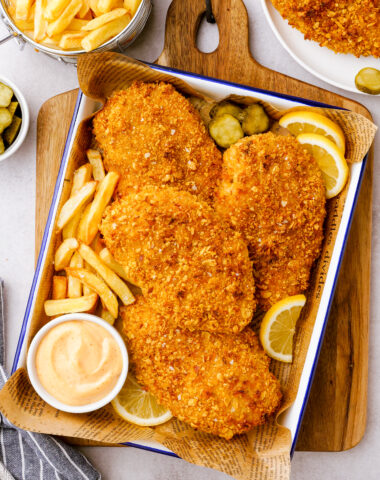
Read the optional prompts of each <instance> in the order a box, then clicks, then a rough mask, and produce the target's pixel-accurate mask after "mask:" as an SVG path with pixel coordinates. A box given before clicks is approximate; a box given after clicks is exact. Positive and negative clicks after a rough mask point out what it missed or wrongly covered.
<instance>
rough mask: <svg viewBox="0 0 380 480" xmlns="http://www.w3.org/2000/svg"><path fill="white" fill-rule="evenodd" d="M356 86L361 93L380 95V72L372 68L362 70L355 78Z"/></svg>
mask: <svg viewBox="0 0 380 480" xmlns="http://www.w3.org/2000/svg"><path fill="white" fill-rule="evenodd" d="M355 85H356V88H357V89H358V90H360V91H361V92H364V93H369V94H370V95H379V93H380V70H377V69H376V68H371V67H367V68H362V69H361V70H360V72H359V73H358V74H357V75H356V77H355Z"/></svg>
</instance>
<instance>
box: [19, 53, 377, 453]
mask: <svg viewBox="0 0 380 480" xmlns="http://www.w3.org/2000/svg"><path fill="white" fill-rule="evenodd" d="M144 63H145V64H146V65H149V66H150V67H151V68H153V69H155V70H158V71H162V72H165V73H169V74H170V73H174V74H180V75H183V76H185V77H190V78H197V79H200V80H205V81H207V82H211V83H216V84H220V85H227V86H232V87H236V88H241V89H244V90H246V91H249V92H257V93H263V94H265V95H269V96H271V97H276V98H281V99H284V100H290V101H293V102H299V103H302V104H303V105H308V106H311V107H322V108H334V109H338V110H344V109H343V108H341V107H336V106H333V105H329V104H326V103H322V102H317V101H313V100H308V99H305V98H302V97H296V96H293V95H286V94H283V93H278V92H271V91H270V90H264V89H260V88H254V87H249V86H246V85H241V84H238V83H234V82H229V81H226V80H219V79H217V78H213V77H206V76H204V75H199V74H196V73H191V72H186V71H183V70H178V69H176V68H170V67H162V66H161V65H156V64H152V63H148V62H144ZM82 97H83V92H82V91H81V90H79V93H78V98H77V101H76V104H75V108H74V113H73V117H72V120H71V123H70V128H69V132H68V134H67V139H66V143H65V148H64V151H63V155H62V160H61V165H60V168H59V172H58V176H57V180H56V184H55V188H54V193H53V198H52V202H51V206H50V209H49V215H48V218H47V221H46V226H45V230H44V235H43V237H42V242H41V248H40V252H39V255H38V260H37V266H36V270H35V273H34V277H33V282H32V286H31V290H30V294H29V297H28V302H27V305H26V310H25V315H24V319H23V322H22V326H21V331H20V336H19V339H18V343H17V348H16V352H15V357H14V360H13V365H12V371H11V374H13V373H14V372H15V371H16V369H17V365H18V362H19V359H20V354H21V350H22V347H23V343H24V340H25V334H26V331H27V326H28V322H29V317H30V314H31V307H32V304H33V299H34V293H35V289H36V285H37V281H38V276H39V273H40V269H41V267H42V262H43V257H44V252H45V249H46V244H47V239H48V237H49V230H50V226H51V222H52V220H53V215H54V209H55V208H54V207H55V203H56V201H57V197H58V195H59V193H60V190H61V183H62V181H63V177H64V173H65V170H66V163H67V160H68V156H69V145H70V143H71V139H72V135H73V130H74V125H75V122H76V119H77V117H78V113H79V107H80V105H81V101H82ZM367 159H368V154H367V155H366V156H365V157H364V159H363V161H362V164H361V170H360V174H359V180H358V185H357V188H356V192H355V195H354V200H353V204H352V208H351V212H350V218H349V220H348V224H347V228H346V231H345V235H344V239H343V244H342V249H341V252H340V256H339V260H338V262H337V269H336V272H335V276H334V280H333V287H332V289H331V292H330V296H329V301H328V306H327V309H326V314H325V318H324V320H323V326H322V330H321V335H320V337H319V342H318V347H317V351H316V355H315V357H314V361H313V366H312V369H311V373H310V376H309V381H308V384H307V389H306V393H305V396H304V399H303V403H302V407H301V410H300V415H299V417H298V421H297V426H296V430H295V433H294V437H293V439H292V446H291V451H290V455H291V457H292V456H293V454H294V451H295V448H296V444H297V438H298V434H299V430H300V426H301V423H302V419H303V416H304V414H305V410H306V405H307V402H308V399H309V395H310V389H311V386H312V383H313V379H314V374H315V370H316V367H317V364H318V359H319V355H320V351H321V347H322V343H323V338H324V334H325V330H326V325H327V320H328V317H329V313H330V309H331V305H332V301H333V298H334V292H335V288H336V284H337V280H338V276H339V271H340V267H341V263H342V259H343V255H344V250H345V247H346V244H347V238H348V235H349V232H350V227H351V223H352V219H353V215H354V212H355V207H356V203H357V200H358V196H359V192H360V187H361V184H362V180H363V174H364V171H365V167H366V164H367ZM123 445H127V446H130V447H135V448H139V449H142V450H148V451H150V452H154V453H160V454H162V455H168V456H171V457H176V458H179V457H178V455H176V454H175V453H173V452H170V451H166V450H161V449H159V448H154V447H150V446H146V445H141V444H138V443H133V442H125V443H123Z"/></svg>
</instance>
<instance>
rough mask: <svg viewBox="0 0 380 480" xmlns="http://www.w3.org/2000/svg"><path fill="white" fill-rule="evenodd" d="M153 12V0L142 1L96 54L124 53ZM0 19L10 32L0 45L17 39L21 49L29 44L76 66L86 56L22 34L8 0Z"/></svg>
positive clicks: (0, 5)
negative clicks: (79, 59) (9, 9)
mask: <svg viewBox="0 0 380 480" xmlns="http://www.w3.org/2000/svg"><path fill="white" fill-rule="evenodd" d="M151 10H152V2H151V0H142V1H141V3H140V5H139V8H138V9H137V12H136V13H135V15H134V17H133V18H132V20H131V21H130V22H129V24H128V25H127V26H126V27H125V28H124V30H122V31H121V32H120V33H119V34H118V35H117V36H116V37H113V38H111V39H110V40H108V42H105V43H104V44H103V45H101V46H100V47H98V48H96V49H95V50H93V51H94V52H105V51H109V50H117V51H119V52H123V51H124V50H125V49H126V48H127V47H128V46H129V45H131V43H133V42H134V40H135V39H136V38H137V37H138V35H139V34H140V33H141V32H142V30H143V28H144V26H145V24H146V22H147V20H148V17H149V15H150V12H151ZM0 19H1V20H2V21H3V23H4V25H5V26H6V28H7V29H8V31H9V35H8V36H6V37H5V38H3V39H0V45H1V44H2V43H5V42H7V41H8V40H11V39H15V40H16V41H17V42H18V44H19V45H20V47H21V48H23V47H24V45H25V44H26V43H29V44H30V45H32V46H33V48H34V49H35V50H37V51H39V52H43V53H45V54H46V55H49V56H50V57H53V58H56V59H57V60H59V61H60V62H65V63H72V64H76V63H77V59H78V57H79V56H80V55H85V54H86V53H87V52H86V51H85V50H61V49H59V48H52V47H49V46H47V45H43V44H41V43H37V42H35V41H34V40H33V39H32V38H31V37H29V36H28V35H26V34H25V33H24V32H22V31H21V30H20V29H19V28H18V27H17V26H16V25H15V23H14V21H13V19H12V17H11V16H10V14H9V13H8V9H7V0H0Z"/></svg>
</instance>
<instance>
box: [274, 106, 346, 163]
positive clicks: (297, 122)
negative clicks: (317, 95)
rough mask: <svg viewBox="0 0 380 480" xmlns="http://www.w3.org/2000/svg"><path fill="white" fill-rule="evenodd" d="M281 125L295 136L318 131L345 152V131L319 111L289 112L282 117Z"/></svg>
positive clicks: (317, 132)
mask: <svg viewBox="0 0 380 480" xmlns="http://www.w3.org/2000/svg"><path fill="white" fill-rule="evenodd" d="M279 123H280V125H281V127H283V128H286V129H287V130H289V132H290V133H291V134H293V135H294V136H295V137H297V136H298V135H300V134H301V133H316V134H318V135H323V136H324V137H327V138H328V139H329V140H331V141H332V142H334V143H335V144H336V146H337V147H338V148H339V149H340V150H341V152H342V154H343V155H344V153H345V139H344V133H343V131H342V129H341V128H340V126H339V125H337V124H336V123H334V122H333V121H332V120H330V119H329V118H327V117H325V116H323V115H320V114H319V113H315V112H310V111H299V112H298V111H295V112H289V113H287V114H286V115H284V116H283V117H282V118H281V119H280V122H279Z"/></svg>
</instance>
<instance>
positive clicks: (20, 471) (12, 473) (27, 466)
mask: <svg viewBox="0 0 380 480" xmlns="http://www.w3.org/2000/svg"><path fill="white" fill-rule="evenodd" d="M4 362H5V345H4V300H3V281H2V280H1V279H0V389H1V388H3V386H4V384H5V382H6V381H7V375H6V373H5V370H4V368H3V365H4ZM0 419H1V424H0V480H100V479H101V475H100V473H99V472H97V471H96V470H95V469H94V467H93V466H92V465H91V464H90V462H89V461H88V460H87V459H86V457H84V456H83V455H82V454H81V453H80V452H79V451H78V450H76V449H75V448H73V447H70V446H68V445H66V444H65V443H64V442H62V441H61V440H58V439H57V438H54V437H52V436H50V435H42V434H40V433H32V432H27V431H26V430H21V429H19V428H17V427H15V426H13V425H12V424H11V423H10V422H8V421H7V419H6V418H5V417H3V416H2V415H1V414H0Z"/></svg>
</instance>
